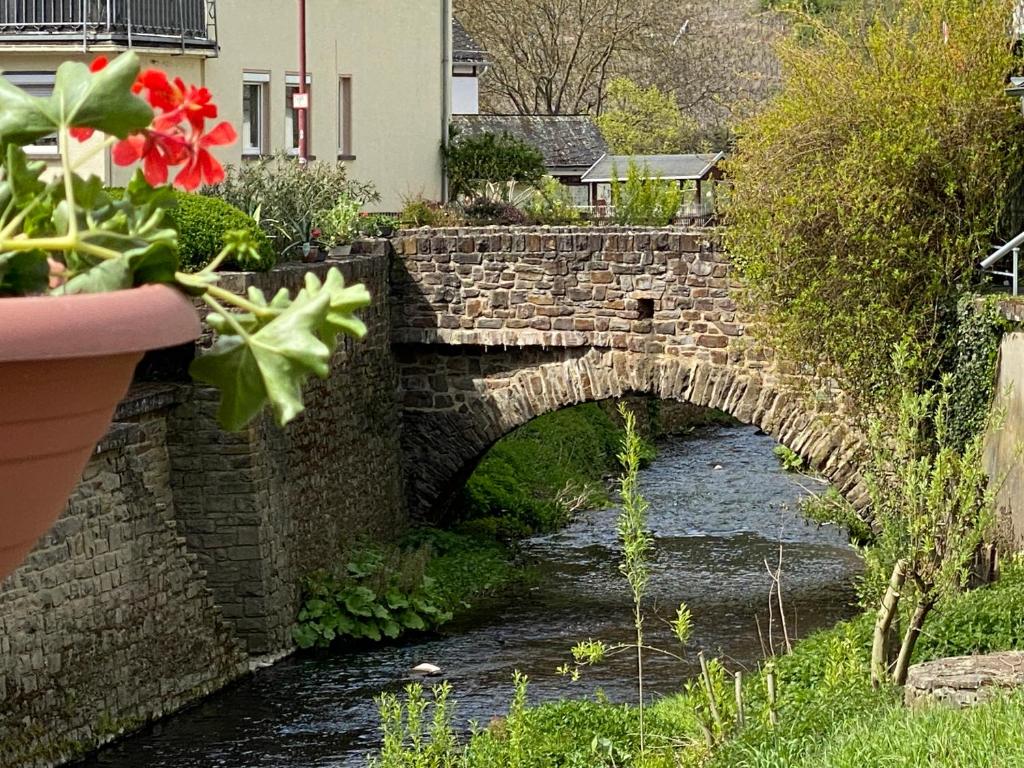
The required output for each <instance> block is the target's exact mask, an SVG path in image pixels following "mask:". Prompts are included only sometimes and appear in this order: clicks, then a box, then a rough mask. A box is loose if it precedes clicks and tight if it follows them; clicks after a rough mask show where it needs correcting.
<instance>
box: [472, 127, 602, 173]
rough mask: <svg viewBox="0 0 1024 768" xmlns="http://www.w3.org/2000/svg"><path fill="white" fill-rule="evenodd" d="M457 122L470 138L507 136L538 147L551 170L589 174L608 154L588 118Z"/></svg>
mask: <svg viewBox="0 0 1024 768" xmlns="http://www.w3.org/2000/svg"><path fill="white" fill-rule="evenodd" d="M453 120H454V123H455V125H456V126H457V127H458V129H459V130H460V131H461V132H462V133H463V134H465V135H467V136H475V135H478V134H481V133H495V134H499V135H500V134H503V133H507V134H509V135H510V136H514V137H515V138H517V139H520V140H522V141H525V142H526V143H527V144H531V145H533V146H535V147H536V148H537V149H539V150H540V152H541V154H543V155H544V165H545V166H547V168H548V169H550V170H555V169H573V168H576V169H581V170H586V169H587V168H589V167H590V166H591V165H593V164H594V163H595V162H596V161H597V160H598V159H599V158H600V157H601V156H602V155H603V154H604V153H605V152H607V151H608V146H607V145H606V144H605V141H604V138H603V137H602V136H601V132H600V131H599V130H598V129H597V126H596V125H595V124H594V121H593V120H592V119H591V118H590V117H589V116H587V115H456V116H455V117H454V118H453Z"/></svg>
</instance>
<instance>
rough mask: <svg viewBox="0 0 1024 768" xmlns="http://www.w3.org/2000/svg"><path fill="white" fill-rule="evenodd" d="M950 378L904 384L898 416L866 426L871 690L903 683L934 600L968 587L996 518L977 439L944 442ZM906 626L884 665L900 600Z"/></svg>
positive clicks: (991, 486)
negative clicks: (919, 385) (873, 536)
mask: <svg viewBox="0 0 1024 768" xmlns="http://www.w3.org/2000/svg"><path fill="white" fill-rule="evenodd" d="M949 414H950V389H949V382H948V380H943V381H942V382H941V383H940V384H939V386H938V387H936V388H933V389H930V390H926V391H924V392H915V391H913V390H910V389H907V390H905V391H904V392H903V393H902V395H901V397H900V400H899V404H898V408H897V412H896V418H895V419H893V420H891V422H886V421H883V420H881V419H876V420H875V421H874V422H873V424H872V425H871V429H870V434H869V438H870V444H871V448H872V451H871V458H870V461H869V471H868V472H867V473H866V480H867V485H868V490H869V493H870V497H871V506H872V512H873V514H874V518H875V523H876V526H877V527H878V528H879V531H880V533H879V536H878V546H877V547H875V548H874V549H873V550H872V551H871V552H870V553H869V564H870V565H871V566H872V570H873V571H874V572H875V573H876V574H877V577H876V578H877V579H878V581H882V582H884V580H885V579H886V578H887V579H888V582H887V586H886V587H885V589H884V592H882V595H881V598H880V599H879V602H878V612H877V615H876V618H875V629H874V638H873V642H872V648H871V681H872V684H873V685H874V686H876V687H877V686H879V685H881V683H882V681H883V680H885V679H887V678H890V679H891V680H892V682H894V683H895V684H896V685H903V684H904V683H905V682H906V677H907V671H908V669H909V667H910V661H911V658H912V656H913V652H914V647H915V645H916V643H917V639H918V637H919V636H920V634H921V631H922V629H923V627H924V623H925V620H926V619H927V617H928V615H929V614H930V613H931V611H932V609H933V608H934V607H935V605H936V604H937V603H938V602H939V601H940V600H942V599H943V598H945V597H946V596H948V595H950V594H955V593H956V592H959V591H961V590H962V589H963V588H964V587H965V586H966V584H967V580H968V576H969V565H970V563H971V561H972V559H973V557H974V555H975V553H976V552H977V551H978V549H979V547H981V546H982V545H983V544H984V542H985V541H986V536H987V535H988V533H989V532H990V529H991V526H992V523H993V520H994V507H995V499H994V486H995V484H993V483H991V482H990V481H989V477H988V475H987V473H986V472H985V468H984V463H983V442H984V435H983V434H980V433H979V434H977V435H975V436H973V437H972V438H971V439H969V440H968V441H967V442H966V444H964V445H963V446H962V447H961V446H958V445H956V444H954V441H953V440H951V439H950V426H951V425H950V423H949ZM906 602H912V608H911V609H910V611H909V613H910V617H909V623H908V626H907V628H906V631H905V632H904V634H903V638H902V641H901V642H900V646H899V651H898V654H897V656H896V661H895V664H894V665H893V666H892V668H891V669H890V663H889V659H890V651H891V649H890V647H889V644H890V636H891V635H892V634H893V626H894V624H895V622H896V621H897V619H898V617H899V612H900V609H901V605H903V604H905V603H906Z"/></svg>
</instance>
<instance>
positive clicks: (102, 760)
mask: <svg viewBox="0 0 1024 768" xmlns="http://www.w3.org/2000/svg"><path fill="white" fill-rule="evenodd" d="M773 445H774V443H773V441H772V440H771V439H770V438H768V437H766V436H764V435H760V434H758V433H757V432H756V431H755V430H753V429H749V428H737V429H713V430H708V431H705V432H701V433H699V434H698V435H696V436H694V437H691V438H688V439H685V440H684V439H676V440H672V441H669V442H666V443H665V444H663V445H662V446H661V447H660V452H659V455H658V458H657V460H656V461H655V462H654V463H653V465H652V466H651V467H650V468H649V469H647V470H646V471H645V472H644V477H643V488H644V491H645V493H646V494H647V496H648V498H649V500H650V502H651V512H650V524H651V527H652V529H653V531H654V535H655V539H656V547H657V551H656V556H655V562H654V565H653V567H652V569H651V588H650V596H651V600H652V606H653V611H654V612H657V613H658V614H660V615H662V616H664V617H668V616H670V615H672V614H674V611H675V608H676V606H677V605H678V604H679V602H680V601H681V600H682V601H686V603H687V604H688V605H689V606H690V609H691V611H692V613H693V616H694V637H693V640H692V642H691V648H690V651H691V653H690V654H688V655H691V656H692V655H694V654H695V652H696V650H697V649H701V648H703V649H705V650H707V651H708V652H709V653H711V654H714V655H719V656H722V657H723V658H725V659H727V660H729V661H728V664H729V665H730V666H732V667H739V666H743V667H750V666H752V665H755V664H756V662H757V660H758V659H759V658H761V646H760V642H759V639H758V632H757V626H756V624H755V620H754V616H755V615H760V617H761V624H762V627H765V626H766V625H767V608H766V603H767V595H768V589H769V580H768V576H767V574H766V571H765V565H764V560H765V559H767V560H768V561H769V562H773V563H774V562H775V561H776V560H777V559H778V555H779V544H780V542H781V543H782V545H783V549H784V563H783V572H784V576H783V579H784V581H783V587H784V594H785V603H786V608H787V616H788V621H789V626H790V630H791V632H792V631H794V630H795V631H796V632H797V633H799V634H801V635H802V634H806V633H807V632H809V631H811V630H813V629H816V628H820V627H823V626H827V625H829V624H832V623H834V622H835V621H837V620H839V619H841V618H844V617H846V616H848V615H850V613H851V608H850V605H851V601H852V599H853V591H852V588H851V580H852V579H853V577H854V575H855V574H856V573H857V572H858V571H859V568H860V562H859V559H858V557H857V555H856V554H855V552H854V551H853V550H852V549H851V548H850V547H848V546H847V545H846V544H845V540H844V538H843V536H842V535H841V534H840V532H838V531H836V530H834V529H818V528H816V527H813V526H809V525H807V524H805V523H804V522H803V521H802V520H801V519H800V518H799V516H798V515H797V513H796V511H795V507H796V502H797V500H798V499H799V497H800V496H801V495H802V494H803V491H802V490H801V488H800V486H799V484H798V483H797V481H796V480H795V479H794V478H793V477H791V476H789V475H786V474H784V473H783V472H782V471H781V470H780V469H779V467H778V463H777V461H776V460H775V458H774V457H773V456H772V453H771V449H772V447H773ZM803 482H805V483H806V482H807V481H806V480H804V481H803ZM615 517H616V511H615V510H602V511H597V512H592V513H588V514H586V515H584V516H582V517H581V518H580V519H579V520H578V521H577V522H575V523H574V524H573V525H571V526H570V527H569V528H567V529H566V530H564V531H561V532H559V533H557V534H553V535H550V536H544V537H538V538H536V539H534V540H532V541H530V542H528V543H527V547H526V548H527V551H528V553H529V556H530V557H531V558H532V559H533V560H535V561H536V562H537V567H538V569H539V573H540V574H541V578H540V580H539V581H537V582H535V583H532V584H531V586H529V587H524V588H521V589H520V590H519V591H518V592H515V593H513V594H510V595H505V596H503V597H502V598H500V599H497V598H496V599H493V600H490V601H488V602H487V603H486V604H484V605H481V606H479V607H478V608H477V609H476V610H474V611H473V612H472V613H471V614H470V615H465V616H462V617H461V618H460V619H459V621H458V622H456V623H455V624H453V625H451V626H449V627H447V628H446V630H445V634H444V635H443V636H441V637H433V638H427V639H420V640H417V641H413V642H410V643H408V644H404V645H401V646H398V647H384V648H375V649H371V650H364V651H360V652H358V653H349V654H340V655H335V656H332V657H324V658H309V657H302V658H295V659H291V660H288V661H285V662H283V663H281V664H279V665H277V666H276V667H274V668H271V669H267V670H264V671H262V672H260V673H258V674H256V675H254V676H253V677H251V678H250V679H248V680H246V681H244V682H242V683H241V684H239V685H237V686H235V687H233V688H231V689H230V690H228V691H226V692H223V693H221V694H219V695H217V696H215V697H213V698H212V699H210V700H209V701H207V702H206V703H204V704H202V705H201V706H198V707H196V708H194V709H192V710H190V711H188V712H186V713H184V714H182V715H180V716H178V717H175V718H172V719H170V720H168V721H166V722H164V723H162V724H160V725H158V726H156V727H154V728H153V729H151V730H150V731H149V732H147V733H144V734H142V735H140V736H136V737H134V738H132V739H129V740H127V741H125V742H123V743H122V744H120V745H118V746H115V747H113V748H110V749H108V750H106V751H104V752H103V753H101V754H100V755H99V756H98V757H96V758H93V759H92V760H91V761H90V762H89V763H88V765H90V766H119V767H122V768H212V767H213V766H226V767H228V768H279V767H280V768H284V767H285V766H288V767H289V768H314V767H315V768H339V767H341V766H362V765H365V762H366V754H367V752H369V751H371V750H372V749H373V747H374V745H375V743H376V740H377V733H376V711H375V708H374V705H373V697H374V696H376V695H377V694H378V693H379V692H380V691H381V690H398V689H400V688H401V686H402V685H404V684H405V683H406V682H408V680H409V679H410V675H409V672H408V670H410V669H411V668H412V667H413V666H415V665H417V664H419V663H422V662H431V663H434V664H437V665H439V666H441V667H442V668H443V669H444V676H445V679H447V680H449V681H450V682H451V683H452V685H453V687H454V689H455V698H456V699H457V700H458V717H459V719H460V721H467V720H469V719H474V720H477V721H480V722H484V723H486V722H487V721H488V720H489V719H490V718H491V717H493V716H495V715H498V714H502V713H503V712H504V711H505V708H506V707H507V703H508V700H509V698H510V694H511V689H512V686H511V682H510V679H511V675H512V672H513V670H515V669H519V670H522V671H524V672H526V673H527V674H529V676H530V678H531V686H530V700H531V701H533V702H537V701H543V700H553V699H559V698H563V697H568V696H586V695H591V694H593V693H594V692H595V691H596V690H597V689H598V688H600V689H602V690H603V691H604V692H605V693H606V694H607V695H608V696H609V697H610V698H611V699H613V700H620V701H625V700H629V699H630V698H632V697H633V696H634V695H635V693H634V688H633V684H632V682H631V679H632V677H631V672H632V670H631V667H630V661H631V660H630V659H629V658H622V659H620V660H616V661H614V662H613V663H610V664H608V665H606V666H603V667H600V668H596V669H593V670H587V673H586V674H585V677H584V680H582V681H581V682H579V683H575V684H573V683H571V682H569V681H568V680H565V679H563V678H560V677H558V676H556V675H555V674H554V669H555V667H556V666H558V665H559V664H561V663H563V662H564V661H566V660H567V657H568V649H569V648H570V647H571V645H572V644H573V643H574V642H575V641H576V640H579V639H584V638H587V637H594V638H601V639H605V640H612V641H614V640H628V638H629V636H630V632H631V626H632V625H631V614H630V610H631V604H630V602H629V597H628V595H627V593H626V590H625V589H624V582H623V579H622V577H621V576H620V575H619V572H618V555H617V547H616V543H615ZM648 627H649V629H650V634H651V635H653V637H652V640H653V643H654V644H660V645H662V646H663V647H673V645H672V640H671V638H670V636H669V631H668V629H667V626H665V625H664V623H663V622H661V621H656V620H652V621H649V622H648ZM776 636H777V635H776ZM692 671H693V669H692V667H689V668H687V667H684V666H681V665H680V664H679V663H677V662H672V661H666V660H662V659H658V658H654V657H652V658H651V659H650V660H649V661H648V663H647V678H648V685H649V687H650V689H651V691H652V695H659V694H664V693H668V692H671V691H673V690H677V689H678V687H679V685H680V683H681V682H682V680H683V678H684V677H685V676H686V675H688V674H690V673H691V672H692Z"/></svg>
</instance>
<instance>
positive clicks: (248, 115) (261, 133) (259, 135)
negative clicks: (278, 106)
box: [242, 72, 270, 157]
mask: <svg viewBox="0 0 1024 768" xmlns="http://www.w3.org/2000/svg"><path fill="white" fill-rule="evenodd" d="M269 83H270V75H269V74H266V73H262V72H245V73H244V74H243V75H242V154H243V155H246V156H250V157H251V156H258V155H265V154H267V134H268V133H269V131H268V130H267V128H268V125H269V124H268V123H267V114H268V113H269V111H270V110H269V109H268V108H267V107H268V103H267V90H268V87H269Z"/></svg>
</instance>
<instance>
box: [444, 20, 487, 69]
mask: <svg viewBox="0 0 1024 768" xmlns="http://www.w3.org/2000/svg"><path fill="white" fill-rule="evenodd" d="M452 61H453V62H454V63H455V64H476V65H484V64H487V63H488V62H487V52H486V51H485V50H484V49H483V48H482V47H481V46H480V43H478V42H477V41H476V40H474V39H473V38H472V37H471V36H470V34H469V32H467V31H466V28H465V27H464V26H462V22H461V21H459V20H458V19H456V18H453V19H452Z"/></svg>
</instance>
